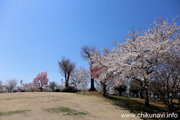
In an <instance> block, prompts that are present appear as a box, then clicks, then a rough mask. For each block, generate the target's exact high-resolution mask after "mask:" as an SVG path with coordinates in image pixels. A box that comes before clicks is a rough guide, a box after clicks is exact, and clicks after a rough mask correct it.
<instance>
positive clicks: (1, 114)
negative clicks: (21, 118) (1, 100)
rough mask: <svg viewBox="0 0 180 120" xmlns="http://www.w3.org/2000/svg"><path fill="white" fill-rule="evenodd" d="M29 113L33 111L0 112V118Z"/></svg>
mask: <svg viewBox="0 0 180 120" xmlns="http://www.w3.org/2000/svg"><path fill="white" fill-rule="evenodd" d="M29 111H31V110H16V111H8V112H0V116H3V115H13V114H20V113H25V112H29Z"/></svg>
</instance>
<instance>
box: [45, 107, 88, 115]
mask: <svg viewBox="0 0 180 120" xmlns="http://www.w3.org/2000/svg"><path fill="white" fill-rule="evenodd" d="M44 111H47V112H51V113H60V112H63V113H64V114H63V115H87V112H80V111H77V110H74V109H70V108H67V107H58V108H48V109H44Z"/></svg>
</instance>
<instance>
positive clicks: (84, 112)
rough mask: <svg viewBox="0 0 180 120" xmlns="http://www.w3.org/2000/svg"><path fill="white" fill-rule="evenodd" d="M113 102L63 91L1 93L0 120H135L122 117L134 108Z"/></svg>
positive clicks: (95, 96) (98, 96)
mask: <svg viewBox="0 0 180 120" xmlns="http://www.w3.org/2000/svg"><path fill="white" fill-rule="evenodd" d="M110 99H111V98H110ZM110 99H108V98H103V97H102V96H101V95H88V94H86V95H83V94H77V93H61V92H60V93H59V92H58V93H53V92H34V93H5V94H0V103H1V104H0V120H120V119H123V120H124V119H125V120H126V119H127V120H128V119H129V120H130V119H132V118H122V117H121V114H125V113H127V114H128V113H130V111H131V109H130V110H127V109H126V108H125V107H121V106H118V105H115V104H114V103H113V102H112V100H110ZM125 101H126V100H125ZM122 106H123V105H122ZM134 119H138V118H134Z"/></svg>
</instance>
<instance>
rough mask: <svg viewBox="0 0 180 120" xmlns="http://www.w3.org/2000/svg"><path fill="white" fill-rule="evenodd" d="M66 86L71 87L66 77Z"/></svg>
mask: <svg viewBox="0 0 180 120" xmlns="http://www.w3.org/2000/svg"><path fill="white" fill-rule="evenodd" d="M65 86H66V88H68V87H69V80H68V79H67V78H66V85H65Z"/></svg>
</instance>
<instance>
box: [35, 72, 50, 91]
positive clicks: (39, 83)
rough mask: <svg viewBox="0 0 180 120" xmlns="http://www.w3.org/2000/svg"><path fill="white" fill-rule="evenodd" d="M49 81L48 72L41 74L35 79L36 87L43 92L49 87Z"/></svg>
mask: <svg viewBox="0 0 180 120" xmlns="http://www.w3.org/2000/svg"><path fill="white" fill-rule="evenodd" d="M48 81H49V79H48V78H47V72H41V73H39V74H38V75H37V77H36V78H34V81H33V83H34V85H35V86H36V87H38V88H39V89H40V91H41V92H42V91H43V88H44V87H45V86H47V84H48Z"/></svg>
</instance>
